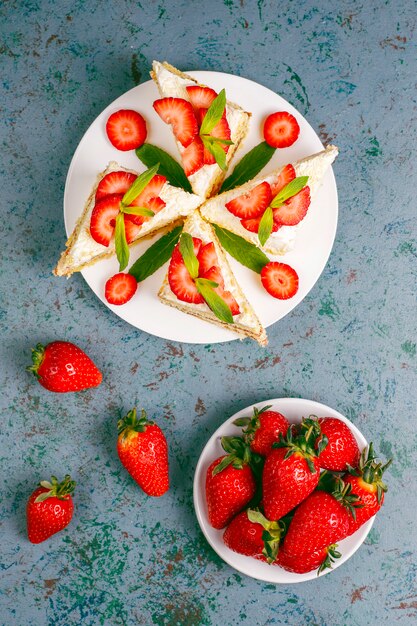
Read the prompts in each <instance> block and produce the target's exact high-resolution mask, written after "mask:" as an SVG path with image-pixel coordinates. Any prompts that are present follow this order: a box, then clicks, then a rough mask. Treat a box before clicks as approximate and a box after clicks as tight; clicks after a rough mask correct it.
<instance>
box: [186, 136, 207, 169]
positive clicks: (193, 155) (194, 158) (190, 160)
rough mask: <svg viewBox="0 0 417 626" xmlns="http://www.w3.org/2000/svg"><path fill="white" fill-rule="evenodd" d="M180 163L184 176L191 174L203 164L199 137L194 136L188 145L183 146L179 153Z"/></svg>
mask: <svg viewBox="0 0 417 626" xmlns="http://www.w3.org/2000/svg"><path fill="white" fill-rule="evenodd" d="M181 158H182V165H183V168H184V172H185V175H186V176H191V175H192V174H194V173H195V172H197V171H198V170H199V169H201V168H202V167H203V165H204V146H203V142H202V141H201V139H200V137H196V138H195V139H194V141H193V142H192V143H190V145H189V146H188V147H187V148H185V150H184V152H183V153H182V155H181Z"/></svg>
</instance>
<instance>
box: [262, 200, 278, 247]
mask: <svg viewBox="0 0 417 626" xmlns="http://www.w3.org/2000/svg"><path fill="white" fill-rule="evenodd" d="M273 224H274V213H273V211H272V209H271V207H270V206H269V207H268V208H267V209H266V211H265V213H264V214H263V215H262V219H261V221H260V223H259V230H258V239H259V243H260V244H261V246H263V245H264V244H265V243H266V242H267V241H268V239H269V236H270V234H271V233H272V226H273Z"/></svg>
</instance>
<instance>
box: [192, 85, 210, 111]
mask: <svg viewBox="0 0 417 626" xmlns="http://www.w3.org/2000/svg"><path fill="white" fill-rule="evenodd" d="M186 89H187V95H188V98H189V100H190V102H191V104H192V105H193V108H194V109H196V110H197V109H208V108H209V106H210V105H211V103H212V102H213V100H215V99H216V98H217V95H218V94H217V93H216V92H215V91H214V89H211V88H210V87H201V86H200V85H188V86H187V87H186Z"/></svg>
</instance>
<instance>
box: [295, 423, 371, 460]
mask: <svg viewBox="0 0 417 626" xmlns="http://www.w3.org/2000/svg"><path fill="white" fill-rule="evenodd" d="M301 429H302V431H303V432H304V433H305V436H306V437H308V438H309V439H310V440H312V439H314V447H315V449H316V450H317V452H318V457H319V465H320V467H321V468H323V469H328V470H331V471H334V472H344V471H346V470H347V468H348V466H351V467H356V466H357V464H358V462H359V456H360V451H359V447H358V444H357V441H356V439H355V437H354V435H353V433H352V432H351V430H350V429H349V427H348V426H347V424H345V422H342V420H340V419H337V418H336V417H320V418H316V419H314V416H310V417H309V418H304V419H303V421H302V422H301Z"/></svg>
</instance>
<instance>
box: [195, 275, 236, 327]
mask: <svg viewBox="0 0 417 626" xmlns="http://www.w3.org/2000/svg"><path fill="white" fill-rule="evenodd" d="M195 286H196V287H197V290H198V292H199V293H200V294H201V295H202V296H203V298H204V300H205V301H206V304H207V306H208V307H209V308H210V309H211V310H212V311H213V313H214V315H215V316H216V317H217V318H218V319H219V320H220V321H222V322H226V323H227V324H233V315H232V312H231V310H230V309H229V307H228V305H227V304H226V302H225V301H224V300H223V299H222V298H221V297H220V296H219V295H218V294H217V293H216V292H215V291H214V289H213V287H211V286H210V285H208V284H207V283H206V282H205V280H204V278H203V279H202V278H196V280H195Z"/></svg>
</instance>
